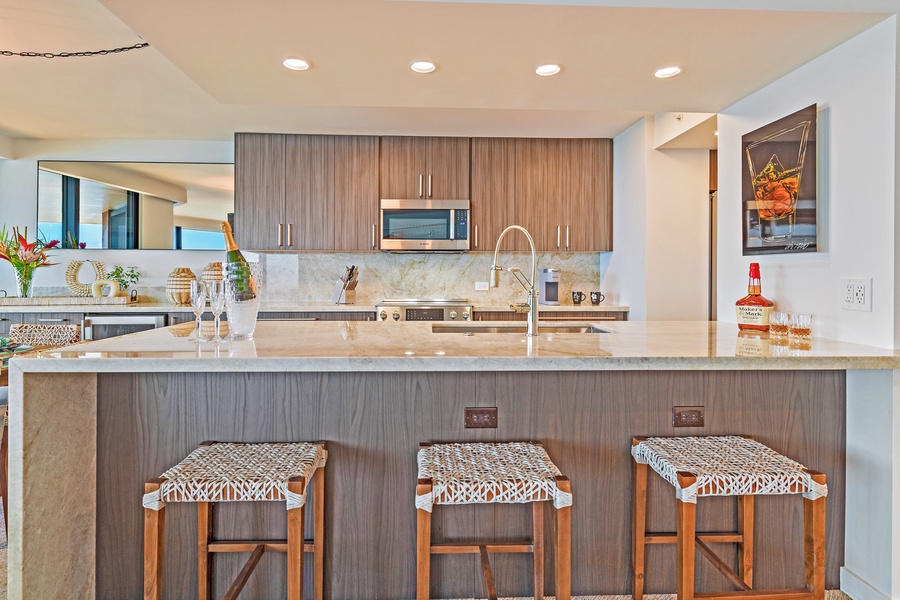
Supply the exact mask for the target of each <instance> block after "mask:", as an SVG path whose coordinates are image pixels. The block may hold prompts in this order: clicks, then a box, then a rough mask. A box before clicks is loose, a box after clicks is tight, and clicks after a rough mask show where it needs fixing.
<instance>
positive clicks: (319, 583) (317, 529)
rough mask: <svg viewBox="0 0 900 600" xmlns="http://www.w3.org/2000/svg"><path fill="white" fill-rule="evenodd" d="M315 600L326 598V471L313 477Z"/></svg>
mask: <svg viewBox="0 0 900 600" xmlns="http://www.w3.org/2000/svg"><path fill="white" fill-rule="evenodd" d="M313 502H314V504H313V572H314V575H313V598H314V599H315V600H323V598H324V596H325V469H324V468H322V467H319V468H318V469H316V473H315V475H313Z"/></svg>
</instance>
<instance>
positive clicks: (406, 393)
mask: <svg viewBox="0 0 900 600" xmlns="http://www.w3.org/2000/svg"><path fill="white" fill-rule="evenodd" d="M98 386H99V391H98V406H99V408H98V425H99V428H98V452H99V460H98V493H97V501H98V509H97V528H98V542H97V551H98V558H97V561H98V565H97V568H98V571H97V577H98V584H97V590H98V592H97V598H100V599H106V598H116V599H130V598H134V599H137V598H140V597H141V594H140V585H141V573H140V568H141V557H140V551H141V508H140V494H141V489H142V484H143V482H144V481H145V480H147V479H149V478H151V477H155V476H158V475H159V474H160V473H162V471H164V470H165V469H166V468H167V467H169V466H171V465H173V464H175V463H176V462H178V461H179V460H181V458H183V457H184V456H185V455H186V454H187V453H188V452H190V450H192V449H193V448H194V447H195V446H196V445H197V444H198V443H199V442H201V441H203V440H206V439H221V440H241V441H262V440H276V441H278V440H288V439H294V440H316V439H324V440H326V441H327V442H328V447H329V464H328V468H327V475H326V491H327V494H328V498H329V500H328V506H327V507H326V511H325V519H326V531H327V534H328V536H329V537H328V541H327V543H326V567H325V569H326V579H327V583H326V587H325V593H326V596H327V597H334V598H375V597H390V598H410V597H413V595H414V593H415V551H414V544H415V508H414V504H413V495H414V490H415V477H416V461H415V454H416V450H417V446H418V443H419V442H420V441H433V442H439V441H468V440H476V439H478V440H485V441H493V440H498V441H508V440H521V439H539V440H541V441H543V442H544V444H545V447H546V448H547V451H548V452H549V454H550V456H551V457H552V458H553V460H554V461H555V462H556V463H557V465H558V466H559V467H560V469H562V471H563V472H564V473H565V474H566V475H568V476H569V477H570V478H571V480H572V486H573V490H574V494H575V504H574V507H573V524H574V527H573V553H572V556H573V567H572V569H573V572H572V575H573V579H572V581H573V586H572V592H573V594H578V595H582V594H627V593H629V592H630V589H631V584H630V567H629V563H630V558H629V557H630V521H631V517H630V502H631V498H630V494H631V491H630V481H631V457H630V453H629V448H630V439H631V436H633V435H691V434H693V435H697V434H726V433H740V434H747V435H753V436H755V437H757V439H759V440H760V441H761V442H763V443H766V444H768V445H770V446H772V447H773V448H775V449H776V450H778V451H780V452H782V453H784V454H786V455H788V456H790V457H791V458H794V459H796V460H798V461H800V462H802V463H804V464H806V465H807V466H809V467H811V468H814V469H818V470H822V471H824V472H825V473H826V474H827V476H828V485H829V496H828V509H827V510H828V515H827V523H828V533H827V560H828V562H827V585H828V587H829V588H834V587H837V585H838V569H839V566H840V565H841V564H842V563H843V537H844V514H843V513H844V488H845V482H844V461H845V448H844V439H845V427H844V420H845V407H844V399H845V375H844V373H843V372H831V371H825V372H819V371H804V372H790V371H785V372H782V371H777V372H765V371H751V372H720V371H716V372H703V371H697V372H690V371H680V372H656V371H641V372H563V373H559V372H546V373H525V372H502V373H477V374H475V375H473V374H470V373H327V374H321V373H252V374H239V373H220V374H203V373H197V374H141V375H128V374H100V375H98ZM675 404H678V405H702V406H704V409H705V416H706V423H707V426H706V427H704V428H702V429H673V428H672V425H671V419H672V412H671V410H672V406H673V405H675ZM466 405H477V406H496V407H498V409H499V415H498V416H499V419H498V420H499V423H498V425H499V426H498V428H497V429H495V430H466V429H464V428H463V410H464V407H465V406H466ZM649 489H650V496H649V502H648V514H649V527H650V529H651V530H671V529H672V528H673V526H674V514H675V512H674V511H675V502H674V491H673V489H672V487H671V486H669V485H668V484H665V483H664V482H662V480H661V479H660V478H659V477H658V476H651V480H650V486H649ZM756 504H757V518H756V522H757V529H756V536H757V553H756V569H755V574H756V577H755V580H756V582H757V584H758V585H759V586H762V587H793V586H798V585H800V584H802V580H803V553H802V507H801V503H800V500H799V497H784V498H778V497H762V498H760V499H758V500H757V503H756ZM167 510H168V511H169V513H168V515H169V516H168V517H167V540H166V552H167V556H166V575H167V577H166V588H167V592H166V598H185V597H191V596H193V595H195V585H196V583H195V578H194V569H195V561H194V558H193V557H194V547H195V540H194V535H195V534H194V531H195V529H194V526H195V524H196V512H195V511H194V510H192V509H191V508H190V507H188V506H182V505H170V506H169V508H168V509H167ZM546 513H547V514H546V515H545V518H546V528H547V534H548V536H549V535H551V534H552V533H553V532H554V521H553V516H554V515H553V510H552V509H549V510H547V511H546ZM434 515H435V516H434V524H435V525H434V534H435V538H436V539H438V540H441V539H444V540H448V541H464V540H469V541H471V540H476V539H479V538H482V537H483V536H489V537H490V536H496V537H497V538H499V539H503V540H515V539H519V538H524V537H527V536H529V535H530V517H529V512H528V509H527V507H525V506H520V505H497V506H483V507H472V506H461V507H460V506H454V507H444V506H441V507H438V508H437V509H436V510H435V513H434ZM284 516H285V515H284V510H283V505H281V504H280V503H272V504H271V505H268V506H263V507H259V506H246V505H243V504H241V503H238V504H235V505H231V506H226V507H223V508H222V509H221V510H220V511H219V514H218V516H217V517H216V523H217V526H219V527H221V528H222V529H221V531H222V535H231V534H232V533H235V534H237V535H239V536H243V537H248V538H250V537H261V536H271V537H280V536H281V535H282V534H283V527H284ZM735 519H736V515H735V507H734V503H733V502H731V501H729V500H727V499H710V498H705V499H702V500H701V504H700V510H699V512H698V525H699V526H700V527H705V528H726V527H731V526H733V525H734V524H735ZM647 554H648V563H647V591H648V593H661V592H671V591H672V590H673V589H674V581H675V580H674V548H673V547H671V546H651V547H650V548H648V551H647ZM724 555H725V559H726V560H727V561H730V560H733V558H734V553H733V552H725V553H724ZM215 560H216V561H217V562H216V565H217V566H216V568H215V570H216V575H215V586H216V587H215V592H216V593H217V594H218V595H221V594H222V593H223V592H224V587H223V586H224V585H226V583H227V580H228V578H229V577H230V576H231V575H233V574H234V573H235V572H236V571H237V570H238V569H239V568H240V561H241V560H242V557H240V556H223V557H218V556H217V557H216V559H215ZM552 560H553V552H552V545H551V544H549V543H548V544H547V565H548V567H549V565H552ZM492 562H493V564H494V567H495V577H496V582H497V586H498V590H499V593H500V594H501V595H503V596H512V595H526V596H528V595H531V581H532V580H531V560H530V556H529V555H505V556H500V555H497V556H494V557H492ZM310 568H311V567H310ZM259 569H260V571H259V572H258V573H257V575H255V576H254V577H253V578H251V581H250V583H249V584H248V588H247V589H246V591H245V592H244V594H243V595H242V598H245V599H247V600H255V599H261V598H271V597H281V596H282V595H283V593H282V592H281V587H280V586H281V585H282V584H283V581H284V572H285V571H284V558H283V556H278V555H272V556H268V555H267V556H266V557H264V559H263V561H262V562H261V563H260V566H259ZM432 573H433V586H432V596H433V597H438V598H450V597H457V598H458V597H482V596H483V594H484V590H483V588H482V582H481V577H480V574H479V570H478V564H477V558H476V557H475V556H473V555H469V556H466V555H461V556H440V557H436V558H434V559H433V562H432ZM697 576H698V582H699V584H700V590H701V591H713V590H716V589H723V586H722V582H721V581H720V579H719V578H718V576H716V575H715V574H714V571H713V570H712V569H711V568H708V567H707V566H706V565H704V564H703V563H702V562H701V563H698V573H697ZM546 579H547V590H546V591H547V592H548V593H549V592H551V591H552V590H553V589H554V583H555V582H554V577H553V570H552V569H551V568H548V569H547V570H546ZM305 581H306V583H307V584H308V586H311V585H312V573H311V571H310V570H309V569H308V570H307V571H306V575H305ZM310 591H311V587H308V588H307V593H310Z"/></svg>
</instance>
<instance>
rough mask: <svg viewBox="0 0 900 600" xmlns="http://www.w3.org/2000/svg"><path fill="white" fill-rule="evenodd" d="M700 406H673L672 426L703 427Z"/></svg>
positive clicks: (701, 408)
mask: <svg viewBox="0 0 900 600" xmlns="http://www.w3.org/2000/svg"><path fill="white" fill-rule="evenodd" d="M703 425H704V419H703V407H702V406H673V407H672V427H703Z"/></svg>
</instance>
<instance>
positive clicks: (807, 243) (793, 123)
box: [741, 104, 817, 256]
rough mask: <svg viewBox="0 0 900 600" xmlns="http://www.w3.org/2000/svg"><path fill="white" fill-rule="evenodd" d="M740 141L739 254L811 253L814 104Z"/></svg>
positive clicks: (813, 248) (813, 239) (813, 244)
mask: <svg viewBox="0 0 900 600" xmlns="http://www.w3.org/2000/svg"><path fill="white" fill-rule="evenodd" d="M741 142H742V144H741V146H742V149H743V157H742V158H743V176H742V178H741V182H742V186H741V187H742V190H741V204H742V206H743V210H742V211H741V213H742V214H741V216H742V219H743V225H742V229H743V244H744V248H743V250H744V256H751V255H755V254H785V253H794V252H815V251H816V250H817V244H816V105H815V104H813V105H812V106H807V107H806V108H804V109H803V110H800V111H797V112H795V113H794V114H792V115H788V116H787V117H784V118H783V119H778V120H777V121H774V122H773V123H769V124H768V125H766V126H765V127H760V128H759V129H757V130H755V131H751V132H750V133H748V134H746V135H744V136H743V137H742V138H741Z"/></svg>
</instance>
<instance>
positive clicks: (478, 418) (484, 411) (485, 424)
mask: <svg viewBox="0 0 900 600" xmlns="http://www.w3.org/2000/svg"><path fill="white" fill-rule="evenodd" d="M496 428H497V407H496V406H488V407H484V408H476V407H474V406H467V407H466V429H496Z"/></svg>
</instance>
